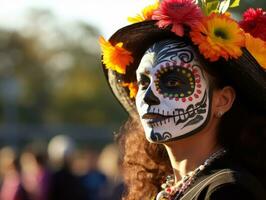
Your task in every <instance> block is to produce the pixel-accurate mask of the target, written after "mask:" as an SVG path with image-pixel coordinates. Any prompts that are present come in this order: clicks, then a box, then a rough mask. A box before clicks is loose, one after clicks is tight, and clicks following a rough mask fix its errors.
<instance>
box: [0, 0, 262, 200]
mask: <svg viewBox="0 0 266 200" xmlns="http://www.w3.org/2000/svg"><path fill="white" fill-rule="evenodd" d="M153 2H154V1H152V0H113V1H110V0H97V1H94V0H75V1H74V0H0V5H1V8H0V200H24V199H29V200H46V199H55V200H67V199H75V200H79V199H84V200H85V199H86V200H90V199H98V200H100V199H113V200H115V199H120V196H121V191H122V187H123V186H122V179H121V177H120V176H119V174H120V173H119V165H118V164H119V156H118V150H117V146H116V144H114V139H113V135H114V133H115V132H118V130H119V127H120V126H121V124H122V123H123V122H124V121H125V120H126V118H127V114H126V113H125V112H124V110H123V109H122V108H121V107H120V106H119V104H118V103H117V101H116V100H115V98H114V97H113V95H112V93H111V92H110V91H109V88H108V85H107V84H106V81H105V79H104V76H103V73H102V69H101V65H100V59H101V58H100V47H99V45H98V37H99V36H100V35H103V36H104V37H105V38H109V37H110V36H111V34H112V33H114V32H115V31H116V30H117V29H118V28H120V27H122V26H125V25H126V24H127V17H128V16H134V15H135V14H136V13H139V11H140V10H141V9H142V8H143V7H144V6H145V5H148V4H150V3H153ZM241 3H242V4H241V7H239V8H236V9H234V10H232V11H234V16H235V18H237V19H239V18H240V14H239V13H241V12H243V10H245V9H246V8H248V7H262V8H266V2H265V1H264V0H241Z"/></svg>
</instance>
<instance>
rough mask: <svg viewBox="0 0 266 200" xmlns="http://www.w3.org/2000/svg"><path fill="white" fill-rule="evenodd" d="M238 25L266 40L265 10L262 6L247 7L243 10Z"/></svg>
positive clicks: (254, 35)
mask: <svg viewBox="0 0 266 200" xmlns="http://www.w3.org/2000/svg"><path fill="white" fill-rule="evenodd" d="M239 25H240V27H241V28H242V29H244V30H245V32H247V33H250V34H251V35H252V36H253V37H256V38H260V39H262V40H264V41H266V11H264V10H263V9H262V8H257V9H254V8H249V9H248V10H247V11H246V12H244V14H243V20H242V21H240V22H239Z"/></svg>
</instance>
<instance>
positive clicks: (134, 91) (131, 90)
mask: <svg viewBox="0 0 266 200" xmlns="http://www.w3.org/2000/svg"><path fill="white" fill-rule="evenodd" d="M122 86H123V87H128V89H129V97H130V98H135V97H136V95H137V92H138V85H137V83H136V82H132V83H123V84H122Z"/></svg>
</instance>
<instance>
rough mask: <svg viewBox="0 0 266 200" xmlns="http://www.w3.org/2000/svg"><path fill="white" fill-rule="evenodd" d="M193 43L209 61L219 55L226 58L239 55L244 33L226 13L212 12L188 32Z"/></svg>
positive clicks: (243, 42)
mask: <svg viewBox="0 0 266 200" xmlns="http://www.w3.org/2000/svg"><path fill="white" fill-rule="evenodd" d="M190 36H191V39H192V41H193V42H194V44H197V45H199V50H200V52H201V53H202V54H203V55H204V57H205V58H207V59H209V60H210V61H216V60H218V59H219V58H220V57H223V58H225V59H226V60H228V59H229V58H238V57H239V56H241V54H242V51H241V47H243V46H244V45H245V34H244V31H243V30H242V29H240V28H239V25H238V23H237V22H236V21H234V20H233V19H231V18H230V16H229V15H228V14H217V13H212V14H211V15H210V16H208V17H205V18H204V19H203V21H202V23H201V24H200V25H199V26H198V27H197V28H195V29H193V30H192V31H191V32H190Z"/></svg>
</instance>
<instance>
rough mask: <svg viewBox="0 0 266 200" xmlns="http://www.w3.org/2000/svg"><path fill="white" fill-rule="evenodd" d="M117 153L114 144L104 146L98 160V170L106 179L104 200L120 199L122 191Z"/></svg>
mask: <svg viewBox="0 0 266 200" xmlns="http://www.w3.org/2000/svg"><path fill="white" fill-rule="evenodd" d="M120 167H121V166H120V158H119V151H118V147H117V145H116V144H108V145H106V146H105V147H104V148H103V150H102V152H101V154H100V156H99V159H98V168H99V170H100V171H102V172H103V173H104V174H105V175H106V176H107V178H108V185H107V187H106V188H105V191H106V192H105V193H104V197H103V198H104V199H105V200H119V199H121V198H122V193H123V189H124V185H123V180H122V176H121V171H120V170H121V168H120Z"/></svg>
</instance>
